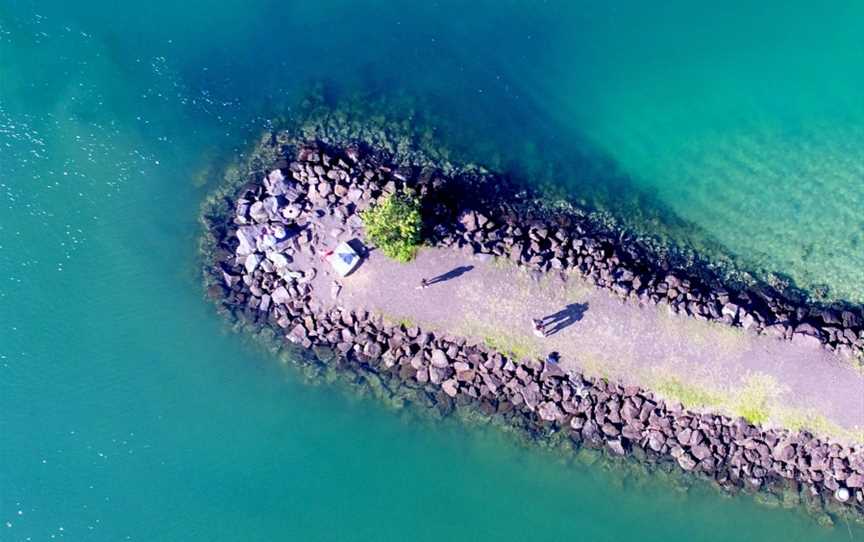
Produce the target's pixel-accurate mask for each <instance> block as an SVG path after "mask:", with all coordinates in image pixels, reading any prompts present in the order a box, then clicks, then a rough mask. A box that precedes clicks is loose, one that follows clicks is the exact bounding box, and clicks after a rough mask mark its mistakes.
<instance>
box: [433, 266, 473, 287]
mask: <svg viewBox="0 0 864 542" xmlns="http://www.w3.org/2000/svg"><path fill="white" fill-rule="evenodd" d="M472 269H474V266H473V265H462V266H459V267H457V268H455V269H451V270H450V271H447V272H446V273H442V274H440V275H438V276H437V277H432V278H431V279H429V280H428V281H426V284H427V285H428V286H432V285H433V284H437V283H439V282H446V281H448V280H452V279H455V278H459V277H461V276H462V275H464V274H465V273H467V272H468V271H471V270H472Z"/></svg>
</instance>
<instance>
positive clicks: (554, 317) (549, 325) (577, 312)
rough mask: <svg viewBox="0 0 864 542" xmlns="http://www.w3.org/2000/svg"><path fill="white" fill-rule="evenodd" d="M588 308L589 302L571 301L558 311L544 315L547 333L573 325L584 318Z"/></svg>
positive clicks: (551, 333)
mask: <svg viewBox="0 0 864 542" xmlns="http://www.w3.org/2000/svg"><path fill="white" fill-rule="evenodd" d="M587 310H588V303H570V304H569V305H567V306H566V307H564V308H563V309H561V310H560V311H558V312H555V313H552V314H549V315H547V316H544V317H543V318H542V319H541V321H542V322H543V325H544V327H545V328H546V330H547V331H546V335H555V334H556V333H558V332H560V331H562V330H564V329H566V328H568V327H570V326H572V325H573V324H575V323H576V322H578V321H579V320H581V319H582V317H583V316H584V315H585V312H586V311H587Z"/></svg>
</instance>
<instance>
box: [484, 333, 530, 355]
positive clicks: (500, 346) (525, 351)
mask: <svg viewBox="0 0 864 542" xmlns="http://www.w3.org/2000/svg"><path fill="white" fill-rule="evenodd" d="M483 343H484V344H485V345H486V346H488V347H489V348H492V349H493V350H496V351H498V352H500V353H502V354H506V355H510V356H512V357H513V358H514V359H517V360H522V359H525V358H534V357H538V356H539V355H540V353H539V349H538V348H537V347H536V346H534V345H533V344H531V343H529V342H528V341H524V340H520V339H517V338H515V337H511V336H508V335H503V334H491V335H489V334H487V335H484V336H483Z"/></svg>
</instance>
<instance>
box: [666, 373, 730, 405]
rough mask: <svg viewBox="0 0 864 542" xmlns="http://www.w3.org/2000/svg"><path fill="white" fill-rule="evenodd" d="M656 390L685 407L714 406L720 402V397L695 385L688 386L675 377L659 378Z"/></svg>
mask: <svg viewBox="0 0 864 542" xmlns="http://www.w3.org/2000/svg"><path fill="white" fill-rule="evenodd" d="M656 390H657V392H658V393H660V394H661V395H663V396H664V397H669V398H671V399H674V400H675V401H678V402H679V403H681V404H682V405H684V406H685V407H687V408H704V407H707V406H716V405H718V404H720V403H721V402H722V400H723V399H722V397H720V396H719V395H715V394H713V393H711V392H709V391H708V390H706V389H703V388H700V387H697V386H688V385H686V384H684V383H682V382H681V381H680V380H678V379H677V378H668V379H663V380H661V381H660V382H659V383H658V384H657V386H656Z"/></svg>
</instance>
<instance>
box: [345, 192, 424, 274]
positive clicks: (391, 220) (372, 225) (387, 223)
mask: <svg viewBox="0 0 864 542" xmlns="http://www.w3.org/2000/svg"><path fill="white" fill-rule="evenodd" d="M360 216H361V218H362V219H363V224H364V226H365V227H366V235H367V236H368V238H369V240H370V241H372V243H374V244H375V246H377V247H378V248H380V249H381V252H383V253H384V254H385V255H386V256H388V257H390V258H393V259H394V260H396V261H399V262H408V261H411V259H412V258H414V255H415V254H416V253H417V248H418V247H419V246H420V230H421V228H422V226H423V219H422V217H421V216H420V201H419V200H418V199H417V198H416V197H414V196H411V195H409V194H406V193H397V194H391V195H389V196H387V197H385V198H384V200H383V201H381V202H380V203H378V204H377V205H375V206H373V207H372V208H371V209H368V210H366V211H364V212H363V213H361V215H360Z"/></svg>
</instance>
